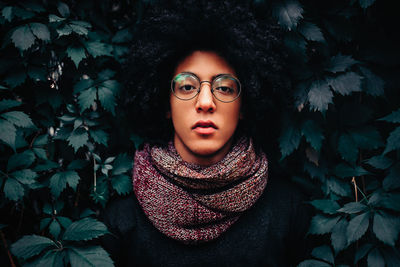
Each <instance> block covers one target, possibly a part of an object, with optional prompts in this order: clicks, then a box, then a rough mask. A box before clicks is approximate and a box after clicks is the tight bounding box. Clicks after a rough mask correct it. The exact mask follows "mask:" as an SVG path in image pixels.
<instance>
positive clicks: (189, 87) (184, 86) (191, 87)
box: [179, 84, 196, 92]
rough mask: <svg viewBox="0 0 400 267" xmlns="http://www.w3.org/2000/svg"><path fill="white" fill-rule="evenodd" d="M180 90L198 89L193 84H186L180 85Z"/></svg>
mask: <svg viewBox="0 0 400 267" xmlns="http://www.w3.org/2000/svg"><path fill="white" fill-rule="evenodd" d="M179 90H180V91H182V92H191V91H194V90H196V88H195V87H194V86H193V85H190V84H185V85H182V86H180V87H179Z"/></svg>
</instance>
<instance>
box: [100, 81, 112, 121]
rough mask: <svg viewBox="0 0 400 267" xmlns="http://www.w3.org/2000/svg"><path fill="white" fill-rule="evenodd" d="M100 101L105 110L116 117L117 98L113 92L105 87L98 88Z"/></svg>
mask: <svg viewBox="0 0 400 267" xmlns="http://www.w3.org/2000/svg"><path fill="white" fill-rule="evenodd" d="M98 95H99V101H100V103H101V105H102V106H103V108H104V109H105V110H107V111H109V112H111V114H113V115H114V116H115V105H116V103H115V97H114V94H113V92H112V91H111V90H110V89H109V88H107V87H104V86H99V87H98Z"/></svg>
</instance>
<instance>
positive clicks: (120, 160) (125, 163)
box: [112, 153, 132, 175]
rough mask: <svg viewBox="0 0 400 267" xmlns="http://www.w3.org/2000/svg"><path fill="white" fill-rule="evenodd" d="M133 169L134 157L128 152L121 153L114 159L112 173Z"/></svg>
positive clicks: (116, 173)
mask: <svg viewBox="0 0 400 267" xmlns="http://www.w3.org/2000/svg"><path fill="white" fill-rule="evenodd" d="M130 169H132V158H131V157H129V156H128V155H127V154H126V153H123V154H119V155H118V156H117V158H116V159H115V161H114V165H113V170H112V175H119V174H123V173H125V172H127V171H129V170H130Z"/></svg>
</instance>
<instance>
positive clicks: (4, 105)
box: [0, 99, 22, 112]
mask: <svg viewBox="0 0 400 267" xmlns="http://www.w3.org/2000/svg"><path fill="white" fill-rule="evenodd" d="M21 104H22V103H21V102H20V101H16V100H11V99H4V100H1V101H0V112H1V111H3V110H7V109H9V108H14V107H18V106H20V105H21Z"/></svg>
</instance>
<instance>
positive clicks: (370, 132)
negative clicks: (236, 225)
mask: <svg viewBox="0 0 400 267" xmlns="http://www.w3.org/2000/svg"><path fill="white" fill-rule="evenodd" d="M351 136H352V138H353V140H354V142H355V143H356V145H357V147H359V148H362V149H376V148H380V147H382V146H383V141H382V137H381V135H380V134H379V132H378V131H377V130H376V129H375V128H374V127H372V126H369V127H363V128H360V129H357V130H354V131H352V132H351Z"/></svg>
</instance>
